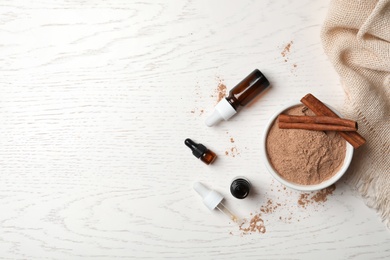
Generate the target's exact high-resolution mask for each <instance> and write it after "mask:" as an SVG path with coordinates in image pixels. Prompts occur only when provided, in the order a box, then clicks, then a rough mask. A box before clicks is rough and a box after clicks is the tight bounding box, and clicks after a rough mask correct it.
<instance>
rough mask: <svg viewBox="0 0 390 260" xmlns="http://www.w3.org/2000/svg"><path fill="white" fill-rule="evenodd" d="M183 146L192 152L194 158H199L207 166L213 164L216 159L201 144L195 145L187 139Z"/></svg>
mask: <svg viewBox="0 0 390 260" xmlns="http://www.w3.org/2000/svg"><path fill="white" fill-rule="evenodd" d="M184 144H185V145H186V146H188V147H189V148H190V149H191V150H192V154H193V155H194V156H195V157H196V158H199V159H200V160H201V161H202V162H204V163H205V164H207V165H208V164H211V163H213V162H214V160H215V159H216V158H217V155H216V154H215V153H214V152H212V151H210V150H209V149H207V147H206V146H204V145H203V144H197V143H195V142H194V141H192V140H191V139H189V138H187V139H186V140H185V141H184Z"/></svg>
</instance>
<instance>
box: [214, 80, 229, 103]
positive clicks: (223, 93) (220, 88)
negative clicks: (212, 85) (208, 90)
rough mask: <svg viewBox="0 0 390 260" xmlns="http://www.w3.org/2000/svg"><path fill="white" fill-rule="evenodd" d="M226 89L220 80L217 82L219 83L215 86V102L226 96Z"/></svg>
mask: <svg viewBox="0 0 390 260" xmlns="http://www.w3.org/2000/svg"><path fill="white" fill-rule="evenodd" d="M226 91H227V88H226V86H225V84H223V83H222V82H219V84H218V86H217V90H216V96H217V103H218V102H219V101H221V100H222V99H223V98H224V97H226Z"/></svg>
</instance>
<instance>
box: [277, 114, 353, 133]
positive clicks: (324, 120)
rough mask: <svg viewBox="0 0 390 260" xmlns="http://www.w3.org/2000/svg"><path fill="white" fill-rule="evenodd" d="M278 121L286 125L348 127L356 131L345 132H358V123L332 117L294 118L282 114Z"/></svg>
mask: <svg viewBox="0 0 390 260" xmlns="http://www.w3.org/2000/svg"><path fill="white" fill-rule="evenodd" d="M278 119H279V122H284V123H305V124H327V125H338V126H347V127H349V128H351V129H354V130H345V131H356V130H357V123H356V121H353V120H348V119H344V118H337V117H331V116H292V115H285V114H280V115H279V117H278ZM336 131H337V130H336ZM340 131H343V130H340Z"/></svg>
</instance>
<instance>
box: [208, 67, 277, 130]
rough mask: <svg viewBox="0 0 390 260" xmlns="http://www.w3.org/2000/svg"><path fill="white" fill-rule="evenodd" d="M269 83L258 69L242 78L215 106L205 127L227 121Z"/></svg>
mask: <svg viewBox="0 0 390 260" xmlns="http://www.w3.org/2000/svg"><path fill="white" fill-rule="evenodd" d="M269 85H270V84H269V81H268V80H267V78H266V77H265V76H264V75H263V73H261V72H260V71H259V70H258V69H255V70H254V71H253V72H252V73H251V74H249V75H248V76H247V77H246V78H244V79H243V80H242V81H241V82H240V83H238V84H237V86H235V87H234V88H232V90H230V91H229V95H228V96H227V97H226V98H223V99H222V100H221V101H220V102H219V103H218V104H217V105H216V106H215V110H214V112H213V114H211V115H210V116H209V117H208V118H207V120H206V125H207V126H213V125H215V124H217V123H218V122H220V121H222V120H228V119H229V118H231V117H232V116H233V115H234V114H236V113H237V112H238V111H239V109H240V108H241V107H244V106H246V105H248V103H250V102H251V101H252V100H253V99H254V98H255V97H256V96H257V95H259V94H260V93H261V92H263V91H264V90H265V89H267V88H268V87H269Z"/></svg>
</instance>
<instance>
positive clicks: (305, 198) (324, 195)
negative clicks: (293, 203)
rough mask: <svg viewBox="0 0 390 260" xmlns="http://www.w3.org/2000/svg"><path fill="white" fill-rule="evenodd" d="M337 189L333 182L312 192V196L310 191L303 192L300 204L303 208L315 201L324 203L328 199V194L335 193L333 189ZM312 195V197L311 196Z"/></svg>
mask: <svg viewBox="0 0 390 260" xmlns="http://www.w3.org/2000/svg"><path fill="white" fill-rule="evenodd" d="M335 189H336V185H335V184H333V185H331V186H329V187H327V188H325V189H322V190H319V191H317V192H315V193H314V194H312V196H311V197H310V195H311V194H310V193H301V195H300V197H299V199H298V205H299V206H300V207H302V208H306V207H307V205H309V204H313V203H315V202H316V203H323V202H325V201H327V200H328V196H329V195H331V194H333V191H334V190H335ZM309 197H310V198H309Z"/></svg>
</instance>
